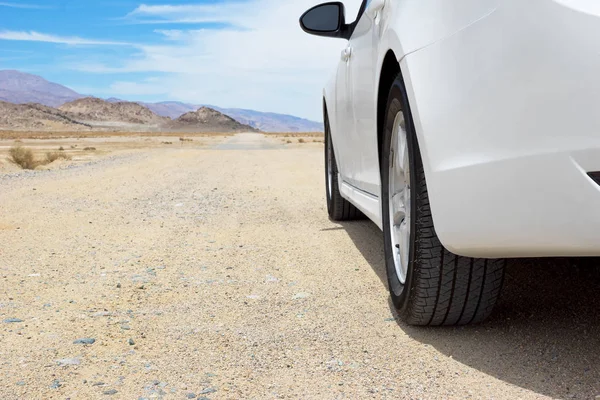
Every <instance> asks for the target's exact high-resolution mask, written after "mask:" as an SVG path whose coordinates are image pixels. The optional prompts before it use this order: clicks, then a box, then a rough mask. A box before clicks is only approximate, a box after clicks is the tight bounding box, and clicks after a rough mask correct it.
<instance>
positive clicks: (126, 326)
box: [121, 324, 131, 331]
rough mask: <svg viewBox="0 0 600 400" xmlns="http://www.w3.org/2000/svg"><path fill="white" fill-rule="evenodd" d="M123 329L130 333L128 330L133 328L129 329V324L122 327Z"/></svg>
mask: <svg viewBox="0 0 600 400" xmlns="http://www.w3.org/2000/svg"><path fill="white" fill-rule="evenodd" d="M121 329H123V330H124V331H128V330H130V329H131V328H130V327H129V325H127V324H123V325H121Z"/></svg>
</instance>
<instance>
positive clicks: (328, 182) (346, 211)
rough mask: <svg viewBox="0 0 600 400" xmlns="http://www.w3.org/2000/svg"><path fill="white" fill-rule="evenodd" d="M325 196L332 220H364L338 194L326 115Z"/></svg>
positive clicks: (335, 168) (361, 214)
mask: <svg viewBox="0 0 600 400" xmlns="http://www.w3.org/2000/svg"><path fill="white" fill-rule="evenodd" d="M325 195H326V197H327V212H328V213H329V217H330V218H331V219H332V220H334V221H351V220H355V219H362V218H364V215H363V213H361V212H360V211H359V210H358V209H357V208H356V207H354V206H353V205H352V204H351V203H350V202H349V201H348V200H346V199H344V198H343V197H342V195H341V194H340V189H339V183H338V168H337V162H336V159H335V152H334V149H333V141H332V140H331V129H330V127H329V118H328V116H327V115H325Z"/></svg>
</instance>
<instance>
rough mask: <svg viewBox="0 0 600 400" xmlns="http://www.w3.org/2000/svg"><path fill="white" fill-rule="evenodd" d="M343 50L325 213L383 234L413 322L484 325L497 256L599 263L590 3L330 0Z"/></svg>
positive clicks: (321, 19)
mask: <svg viewBox="0 0 600 400" xmlns="http://www.w3.org/2000/svg"><path fill="white" fill-rule="evenodd" d="M300 23H301V26H302V28H303V29H304V30H305V31H306V32H308V33H311V34H314V35H320V36H328V37H334V38H342V39H347V40H348V43H347V46H346V48H345V49H344V50H343V52H342V55H341V61H340V63H339V66H338V69H337V72H336V73H335V75H334V77H333V79H332V80H331V81H330V82H329V84H328V85H327V86H326V88H325V89H324V93H323V108H324V113H325V114H324V118H325V131H326V146H325V159H326V178H327V185H326V186H327V206H328V210H329V215H330V216H331V218H332V219H333V220H336V221H342V220H350V219H355V218H360V217H361V216H363V215H366V216H367V217H368V218H370V219H371V220H373V221H374V222H375V223H376V224H377V225H378V226H379V227H380V228H381V229H382V230H383V233H384V243H385V258H386V266H387V272H388V281H389V287H390V292H391V297H392V300H393V302H394V305H395V306H396V307H397V309H398V311H399V314H400V316H401V317H402V318H403V319H404V320H405V321H406V322H407V323H409V324H414V325H462V324H468V323H473V322H479V321H482V320H484V319H485V318H486V317H488V316H489V315H490V313H491V311H492V308H493V307H494V304H495V303H496V300H497V299H498V296H499V294H500V289H501V286H502V282H503V278H504V267H505V261H504V260H505V259H506V258H513V257H546V256H599V255H600V172H599V171H600V108H599V107H600V2H599V1H598V0H418V1H417V0H365V1H363V3H362V6H361V8H360V12H359V14H358V17H357V19H356V20H355V21H354V22H352V23H350V24H348V23H346V21H345V16H344V6H343V4H342V3H340V2H330V3H326V4H321V5H319V6H316V7H314V8H312V9H310V10H309V11H307V12H306V13H305V14H304V15H303V16H302V17H301V20H300Z"/></svg>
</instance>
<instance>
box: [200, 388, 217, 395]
mask: <svg viewBox="0 0 600 400" xmlns="http://www.w3.org/2000/svg"><path fill="white" fill-rule="evenodd" d="M216 391H217V389H214V388H206V389H204V390H203V391H201V392H200V394H211V393H215V392H216Z"/></svg>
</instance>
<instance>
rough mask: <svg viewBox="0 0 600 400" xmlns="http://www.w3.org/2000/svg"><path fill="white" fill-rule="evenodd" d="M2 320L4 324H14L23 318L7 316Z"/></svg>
mask: <svg viewBox="0 0 600 400" xmlns="http://www.w3.org/2000/svg"><path fill="white" fill-rule="evenodd" d="M2 322H4V323H5V324H15V323H17V322H23V320H22V319H19V318H7V319H5V320H4V321H2Z"/></svg>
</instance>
